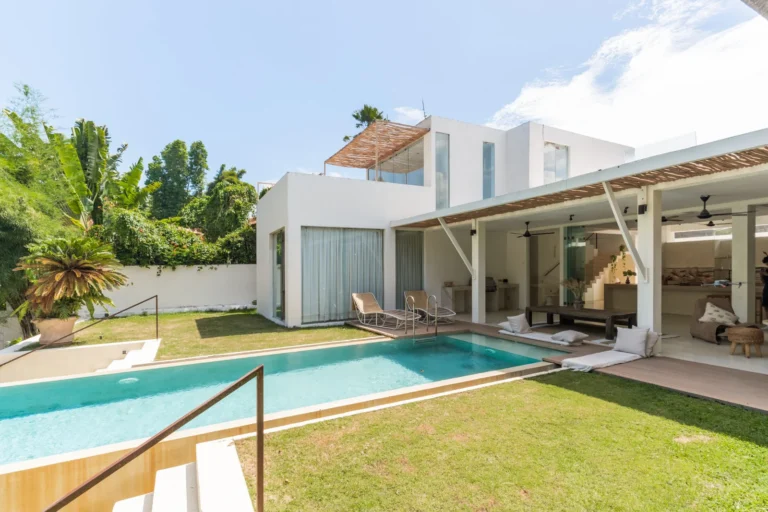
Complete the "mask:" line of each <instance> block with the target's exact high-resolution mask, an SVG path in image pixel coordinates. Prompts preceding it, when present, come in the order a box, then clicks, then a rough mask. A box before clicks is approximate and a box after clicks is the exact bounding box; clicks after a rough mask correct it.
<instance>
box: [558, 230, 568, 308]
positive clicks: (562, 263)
mask: <svg viewBox="0 0 768 512" xmlns="http://www.w3.org/2000/svg"><path fill="white" fill-rule="evenodd" d="M559 232H560V233H559V234H560V245H558V248H559V251H560V268H559V269H558V270H559V273H560V281H559V289H560V302H559V304H560V305H561V306H564V305H565V298H566V296H567V295H566V290H565V286H563V281H565V275H566V271H567V269H566V265H565V249H566V246H567V244H566V240H565V233H566V228H565V227H564V226H561V227H560V230H559Z"/></svg>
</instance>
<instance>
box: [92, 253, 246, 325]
mask: <svg viewBox="0 0 768 512" xmlns="http://www.w3.org/2000/svg"><path fill="white" fill-rule="evenodd" d="M198 269H199V270H198ZM122 272H123V273H124V274H125V275H126V276H128V284H127V285H126V286H123V287H122V288H119V289H118V290H115V291H113V292H109V293H107V296H108V297H109V298H111V299H112V301H113V302H114V303H115V306H114V307H109V308H108V309H109V311H110V313H114V312H116V311H119V310H121V309H123V308H126V307H128V306H130V305H132V304H135V303H136V302H139V301H141V300H144V299H146V298H148V297H151V296H152V295H158V303H159V304H158V305H159V307H160V311H164V312H173V311H188V310H189V311H191V310H205V309H233V308H240V307H253V305H252V302H253V301H254V300H255V299H256V286H257V285H256V265H216V266H213V267H196V266H195V267H177V268H176V270H172V269H171V268H169V267H166V268H163V270H162V272H161V273H160V275H158V270H157V267H149V268H144V267H123V269H122ZM145 311H146V312H147V313H154V311H155V304H154V301H150V302H146V303H144V304H142V305H141V306H138V307H137V308H134V309H132V310H130V311H127V312H126V313H124V315H130V314H140V313H142V312H145ZM103 315H104V310H103V309H99V308H97V309H96V316H97V317H101V316H103ZM81 316H83V317H86V316H88V313H87V311H81ZM121 316H123V315H121Z"/></svg>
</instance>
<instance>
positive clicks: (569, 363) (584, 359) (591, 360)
mask: <svg viewBox="0 0 768 512" xmlns="http://www.w3.org/2000/svg"><path fill="white" fill-rule="evenodd" d="M638 359H642V356H639V355H637V354H629V353H627V352H619V351H618V350H606V351H605V352H597V353H595V354H589V355H586V356H581V357H571V358H569V359H563V362H562V363H561V364H562V366H563V368H570V369H572V370H576V371H579V372H591V371H592V370H595V369H597V368H606V367H608V366H613V365H616V364H623V363H629V362H631V361H636V360H638Z"/></svg>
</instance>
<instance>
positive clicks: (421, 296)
mask: <svg viewBox="0 0 768 512" xmlns="http://www.w3.org/2000/svg"><path fill="white" fill-rule="evenodd" d="M403 295H404V296H405V307H406V308H407V309H409V310H411V311H414V312H416V313H418V314H419V316H420V318H421V320H422V322H423V323H427V324H429V323H434V321H435V318H437V321H438V322H443V323H453V318H452V317H454V316H456V312H454V311H452V310H450V309H448V308H444V307H440V306H438V307H437V312H435V307H434V306H432V307H429V298H428V297H427V292H425V291H424V290H413V291H407V292H403ZM408 297H412V298H413V302H411V301H410V300H408ZM411 308H413V309H411Z"/></svg>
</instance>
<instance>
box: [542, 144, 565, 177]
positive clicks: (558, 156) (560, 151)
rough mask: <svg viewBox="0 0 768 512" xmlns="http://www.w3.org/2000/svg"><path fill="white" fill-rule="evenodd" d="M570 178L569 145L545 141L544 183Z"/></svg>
mask: <svg viewBox="0 0 768 512" xmlns="http://www.w3.org/2000/svg"><path fill="white" fill-rule="evenodd" d="M566 178H568V146H563V145H562V144H554V143H552V142H545V143H544V184H547V183H554V182H556V181H560V180H564V179H566Z"/></svg>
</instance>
